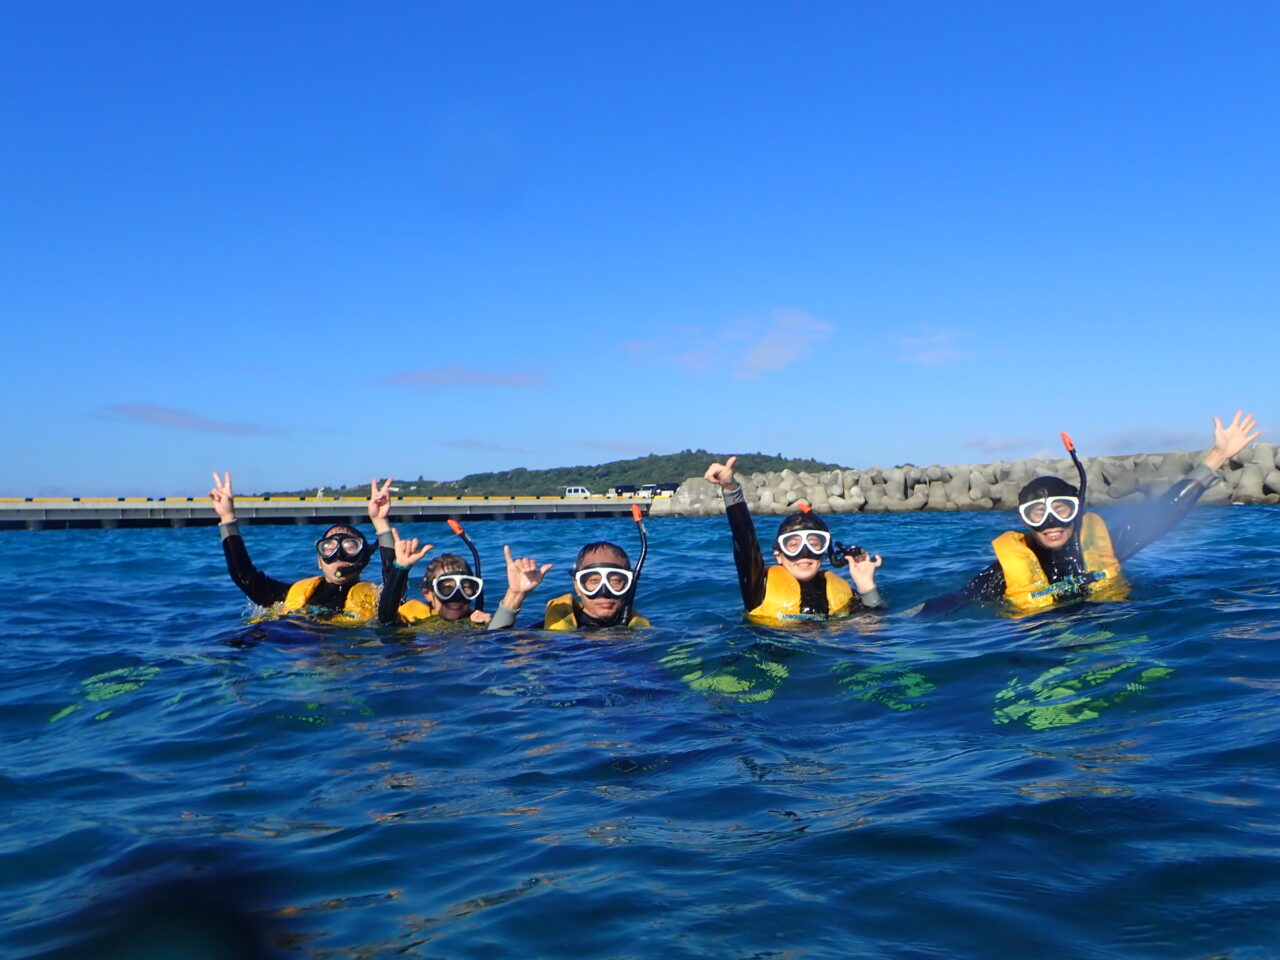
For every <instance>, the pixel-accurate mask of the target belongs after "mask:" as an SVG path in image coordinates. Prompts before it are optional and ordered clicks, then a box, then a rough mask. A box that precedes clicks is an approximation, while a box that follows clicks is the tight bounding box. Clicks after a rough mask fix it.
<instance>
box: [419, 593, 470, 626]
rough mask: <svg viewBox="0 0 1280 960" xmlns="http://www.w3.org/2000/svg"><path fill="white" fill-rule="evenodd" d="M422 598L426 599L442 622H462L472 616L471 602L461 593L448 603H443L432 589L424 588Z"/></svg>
mask: <svg viewBox="0 0 1280 960" xmlns="http://www.w3.org/2000/svg"><path fill="white" fill-rule="evenodd" d="M422 596H423V597H425V598H426V601H427V606H429V607H430V608H431V610H432V612H433V613H434V614H435V615H436V616H437V617H439V618H440V619H441V620H461V619H462V618H463V617H467V616H470V615H471V601H470V600H468V599H467V598H466V597H464V596H462V594H460V593H455V594H454V595H453V596H452V597H450V598H449V600H448V602H447V603H441V602H440V599H439V598H438V597H437V596H436V595H435V594H434V593H432V592H431V588H430V587H423V588H422Z"/></svg>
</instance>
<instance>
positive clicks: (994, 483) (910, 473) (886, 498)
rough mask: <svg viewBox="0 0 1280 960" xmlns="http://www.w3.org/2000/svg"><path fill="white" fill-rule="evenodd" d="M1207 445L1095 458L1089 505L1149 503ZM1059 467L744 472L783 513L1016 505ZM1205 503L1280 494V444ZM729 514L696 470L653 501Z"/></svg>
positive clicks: (757, 506)
mask: <svg viewBox="0 0 1280 960" xmlns="http://www.w3.org/2000/svg"><path fill="white" fill-rule="evenodd" d="M1202 455H1203V454H1202V453H1200V452H1187V451H1176V452H1173V453H1146V454H1136V455H1131V456H1100V457H1087V458H1085V460H1084V464H1085V470H1086V473H1087V475H1088V478H1089V485H1088V492H1087V494H1088V500H1089V504H1090V505H1091V506H1095V507H1106V506H1110V505H1113V504H1117V505H1118V504H1126V503H1141V502H1144V501H1146V500H1147V499H1149V498H1150V497H1152V496H1159V495H1160V494H1161V493H1163V492H1164V491H1165V490H1167V489H1168V488H1169V486H1170V485H1171V484H1173V483H1174V481H1176V480H1178V479H1180V478H1181V477H1183V476H1184V475H1185V474H1186V473H1187V471H1188V470H1190V469H1191V468H1192V467H1193V466H1194V465H1195V464H1197V463H1199V462H1200V459H1201V457H1202ZM1043 474H1052V475H1054V476H1059V477H1062V478H1063V479H1065V480H1067V481H1069V482H1071V483H1075V482H1076V479H1077V473H1076V468H1075V464H1073V463H1072V462H1071V460H1069V459H1067V458H1063V459H1060V460H999V461H996V462H995V463H977V464H974V463H964V464H955V465H952V466H936V465H935V466H931V467H917V466H914V465H913V464H905V465H903V466H898V467H890V468H887V469H886V468H881V467H872V468H870V469H868V470H827V471H823V472H821V473H796V472H794V471H792V470H783V471H781V472H778V473H755V474H739V476H738V480H739V481H740V482H741V483H742V489H743V491H744V492H745V493H746V496H747V504H748V506H749V507H750V508H751V512H752V513H757V514H770V513H772V514H784V513H791V512H793V511H794V510H795V504H796V503H797V502H798V501H801V500H804V501H807V502H808V503H809V504H810V505H811V506H812V507H813V509H814V510H816V511H817V512H819V513H857V512H861V513H907V512H911V511H919V510H1012V509H1014V508H1016V507H1017V505H1018V491H1019V490H1020V489H1021V488H1022V486H1023V485H1024V484H1026V482H1027V481H1028V480H1030V479H1032V478H1033V477H1038V476H1041V475H1043ZM1222 475H1223V476H1224V479H1225V481H1226V482H1225V483H1216V484H1214V485H1213V486H1212V487H1211V488H1210V489H1209V490H1208V491H1207V492H1206V493H1205V495H1204V496H1203V497H1202V498H1201V501H1200V502H1201V503H1205V504H1223V503H1278V502H1280V449H1278V448H1277V447H1276V445H1274V444H1270V443H1255V444H1253V445H1252V446H1250V447H1248V448H1246V449H1245V450H1243V451H1241V453H1240V455H1239V456H1238V457H1236V458H1234V459H1232V460H1231V461H1230V462H1228V463H1227V465H1226V466H1225V467H1224V468H1223V470H1222ZM717 513H724V503H723V501H722V500H721V498H720V495H719V490H718V489H717V488H716V487H715V486H714V485H713V484H710V483H708V482H707V481H706V480H704V479H702V477H690V478H689V479H688V480H686V481H685V482H684V483H682V484H681V485H680V489H679V490H677V491H676V492H675V494H674V495H673V496H672V497H671V498H670V499H669V500H655V501H654V502H653V505H652V508H651V510H650V514H651V515H652V516H655V517H658V516H673V517H699V516H709V515H712V514H717Z"/></svg>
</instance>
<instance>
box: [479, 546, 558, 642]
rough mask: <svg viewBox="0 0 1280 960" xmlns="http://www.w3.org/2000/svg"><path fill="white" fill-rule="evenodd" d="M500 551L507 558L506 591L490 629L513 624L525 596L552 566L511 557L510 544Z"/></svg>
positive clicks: (528, 559) (531, 559) (532, 560)
mask: <svg viewBox="0 0 1280 960" xmlns="http://www.w3.org/2000/svg"><path fill="white" fill-rule="evenodd" d="M502 553H503V556H504V557H506V560H507V592H506V594H505V595H504V596H503V598H502V602H501V603H500V604H498V610H497V612H496V613H494V615H493V618H492V619H491V620H490V621H489V626H488V629H490V630H502V629H504V628H505V627H513V626H515V623H516V614H518V613H519V612H520V608H521V607H522V606H524V599H525V597H527V596H528V595H529V594H530V593H532V592H533V590H534V588H536V587H537V586H538V585H539V584H540V583H542V579H543V577H545V576H546V575H547V571H548V570H550V569H551V568H552V567H553V566H554V564H551V563H544V564H543V565H542V566H538V561H537V560H534V559H533V558H532V557H513V556H512V555H511V547H510V545H504V546H503V548H502ZM473 616H474V615H473Z"/></svg>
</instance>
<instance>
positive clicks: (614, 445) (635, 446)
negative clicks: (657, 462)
mask: <svg viewBox="0 0 1280 960" xmlns="http://www.w3.org/2000/svg"><path fill="white" fill-rule="evenodd" d="M575 446H578V447H582V448H583V449H586V450H609V451H612V452H614V453H630V454H635V455H638V456H643V455H644V454H647V453H652V452H653V446H652V445H648V446H646V445H645V444H642V443H628V442H627V441H625V440H579V441H578V442H577V443H576V444H575Z"/></svg>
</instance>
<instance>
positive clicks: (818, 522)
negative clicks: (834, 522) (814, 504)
mask: <svg viewBox="0 0 1280 960" xmlns="http://www.w3.org/2000/svg"><path fill="white" fill-rule="evenodd" d="M792 530H826V531H827V532H828V533H830V532H831V528H830V527H828V526H827V524H826V521H824V520H823V519H822V518H821V517H820V516H818V515H817V514H816V513H807V512H805V511H800V512H798V513H793V514H791V516H789V517H785V518H783V521H782V522H781V523H780V524H778V536H779V537H780V536H782V535H783V534H784V533H790V532H791V531H792Z"/></svg>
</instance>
